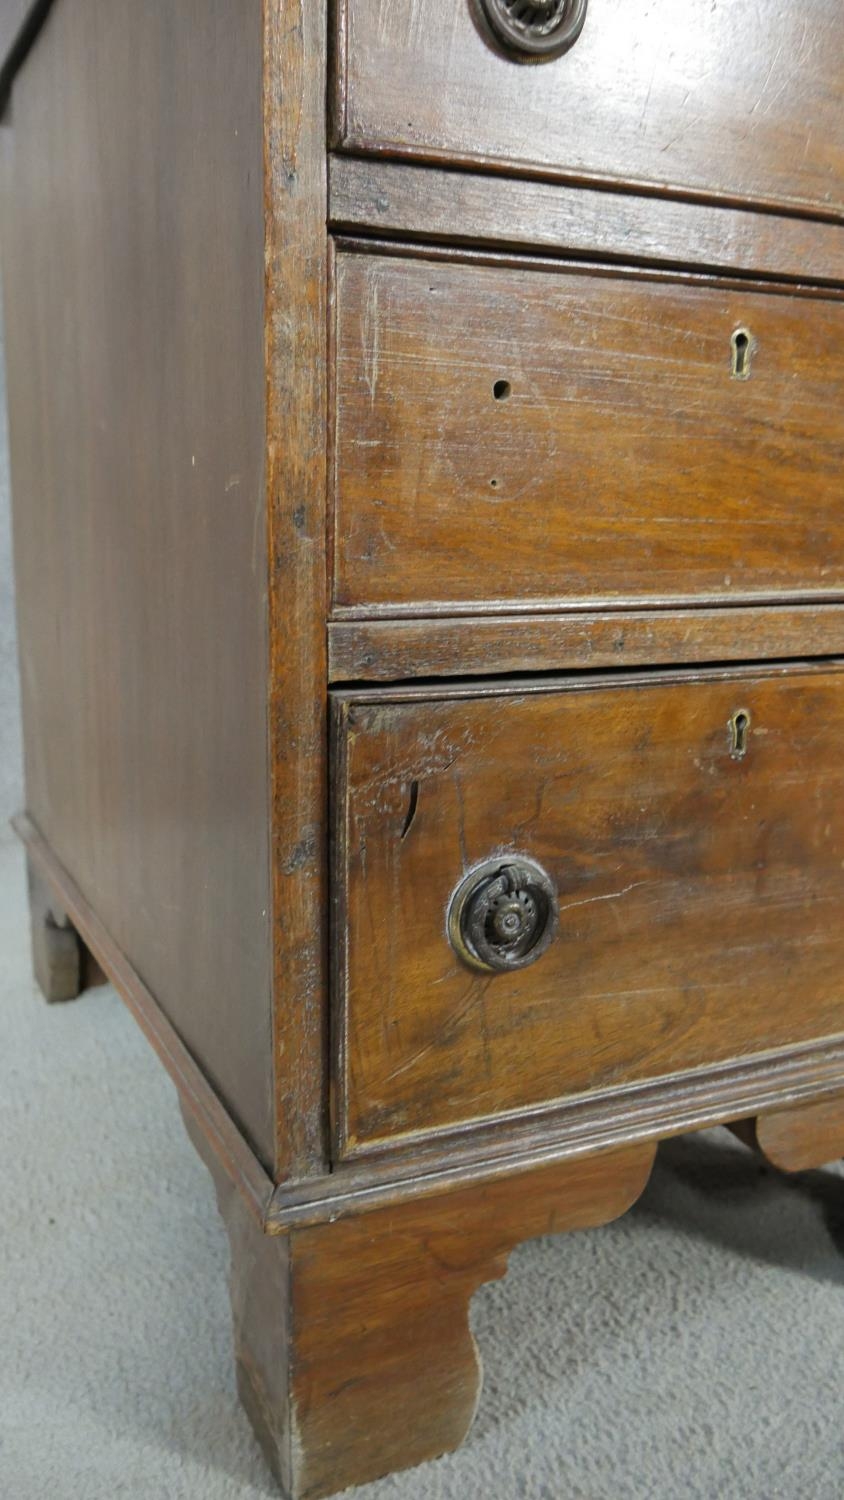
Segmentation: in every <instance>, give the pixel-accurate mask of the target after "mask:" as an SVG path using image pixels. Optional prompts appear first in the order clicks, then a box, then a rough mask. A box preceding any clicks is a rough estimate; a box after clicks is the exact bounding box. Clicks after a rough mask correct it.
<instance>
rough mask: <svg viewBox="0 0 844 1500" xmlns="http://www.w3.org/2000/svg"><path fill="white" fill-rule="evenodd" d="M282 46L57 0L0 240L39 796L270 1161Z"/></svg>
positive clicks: (106, 918) (96, 900)
mask: <svg viewBox="0 0 844 1500" xmlns="http://www.w3.org/2000/svg"><path fill="white" fill-rule="evenodd" d="M95 33H96V35H97V45H96V46H94V45H93V44H92V38H93V37H94V35H95ZM261 46H262V32H261V7H260V3H259V0H248V3H247V4H246V5H245V6H244V5H240V4H238V5H234V4H232V3H231V0H211V3H210V4H209V5H207V6H204V7H202V8H201V11H200V10H199V9H197V8H196V7H190V8H187V7H181V6H179V7H174V6H173V5H172V4H170V3H169V0H150V3H149V4H144V5H143V6H138V5H136V4H133V3H132V0H113V3H110V4H109V6H108V7H107V9H104V8H103V6H102V5H100V4H98V3H97V0H74V3H73V4H65V3H59V4H57V5H55V6H54V7H53V9H52V11H51V13H50V16H49V18H48V20H47V22H46V25H45V27H44V30H43V32H42V34H41V37H40V38H39V41H38V43H37V44H36V46H35V47H34V48H33V50H32V53H31V55H30V57H29V59H28V61H27V64H26V66H25V68H24V70H23V71H22V73H21V74H20V76H19V78H18V80H17V84H16V87H15V92H14V97H13V108H12V116H13V121H14V125H13V128H12V129H9V130H7V131H5V132H4V140H3V146H4V151H5V158H6V159H5V173H4V192H3V201H2V240H3V253H2V260H3V276H4V289H5V296H4V303H5V319H6V357H7V361H8V366H9V371H10V379H9V417H10V442H11V467H12V483H13V487H14V498H15V513H14V541H15V565H16V574H17V585H18V614H19V626H20V639H21V652H22V674H21V676H22V692H23V716H24V733H25V773H26V787H27V806H28V810H29V813H30V816H31V818H32V820H33V822H34V823H35V824H36V825H37V827H38V829H39V831H40V833H41V834H42V835H43V836H44V838H45V839H46V840H47V841H48V843H49V844H50V846H51V848H52V849H53V851H54V852H55V854H56V856H57V858H58V860H59V861H60V862H61V864H62V865H63V866H64V867H65V868H66V869H67V870H68V871H69V872H70V874H71V875H72V876H73V878H74V880H75V882H76V883H77V885H78V886H79V888H80V889H81V890H82V891H84V893H85V897H86V899H87V900H88V901H89V902H90V904H91V906H92V907H93V908H94V909H95V910H96V912H97V914H98V916H99V917H100V919H101V920H102V922H103V923H104V925H105V927H106V928H107V930H108V932H109V933H110V935H111V936H112V938H113V939H114V941H115V943H116V945H117V947H118V948H119V949H120V951H121V952H122V953H124V954H125V955H126V957H127V958H128V959H129V961H130V962H131V963H132V964H133V966H134V967H135V968H136V969H137V970H138V971H139V972H141V973H143V975H144V979H145V982H146V984H147V985H148V987H149V989H150V990H151V991H152V993H153V994H155V995H156V997H157V999H158V1000H159V1003H160V1005H161V1006H162V1009H163V1010H164V1011H165V1013H166V1015H167V1016H168V1018H169V1020H170V1021H171V1023H172V1024H173V1026H174V1027H175V1029H176V1030H177V1031H178V1033H179V1035H180V1036H181V1038H182V1039H183V1041H184V1042H185V1044H186V1045H187V1047H188V1048H189V1050H190V1051H191V1053H192V1054H193V1055H194V1056H195V1057H196V1058H197V1059H198V1061H199V1062H200V1064H201V1066H202V1068H203V1070H204V1072H205V1073H206V1075H207V1076H208V1077H209V1078H210V1080H211V1081H212V1083H213V1085H214V1087H215V1088H216V1089H217V1090H218V1092H219V1093H220V1094H221V1095H222V1096H223V1097H224V1098H225V1099H226V1101H227V1104H228V1107H229V1109H230V1111H231V1113H232V1115H233V1116H234V1118H235V1119H236V1120H237V1121H238V1122H239V1124H240V1126H241V1127H242V1129H243V1131H244V1133H245V1134H246V1135H247V1136H248V1138H249V1139H250V1141H251V1143H252V1145H253V1147H254V1149H255V1151H256V1152H257V1154H258V1155H259V1156H260V1158H261V1159H262V1161H264V1162H265V1163H266V1164H267V1165H271V1164H272V1162H273V1102H272V1057H271V1024H270V1015H269V1007H268V1003H267V997H268V994H269V990H270V970H269V962H270V933H269V928H268V918H267V911H268V908H269V895H268V871H269V846H268V827H267V790H266V788H267V700H266V681H267V668H266V653H267V647H266V635H267V620H266V549H265V539H264V505H265V501H264V493H265V492H264V410H263V408H264V395H263V383H264V356H263V348H262V340H263V329H264V322H263V276H264V235H263V215H262V205H261V197H260V191H259V184H260V180H261V128H262V127H261V95H260V88H259V80H260V69H261ZM141 121H143V128H140V122H141ZM232 224H236V225H237V233H236V234H233V233H232V229H231V226H232ZM234 933H236V934H237V941H233V934H234ZM215 1002H216V1003H215Z"/></svg>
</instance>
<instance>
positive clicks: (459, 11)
mask: <svg viewBox="0 0 844 1500" xmlns="http://www.w3.org/2000/svg"><path fill="white" fill-rule="evenodd" d="M580 3H581V0H577V4H580ZM574 5H575V0H532V3H527V0H526V3H524V4H520V5H519V6H515V5H514V4H513V3H512V0H427V3H426V4H425V5H421V4H420V3H419V0H389V3H386V0H342V4H341V6H340V39H339V54H340V56H339V67H338V75H339V99H338V104H337V121H336V135H337V139H338V143H339V144H341V145H344V146H347V147H349V148H351V149H355V150H361V149H363V150H374V151H379V152H386V151H394V152H397V153H399V154H405V155H407V154H412V155H419V156H424V157H426V158H429V159H430V158H445V159H448V160H452V161H467V162H478V163H494V164H496V165H501V166H505V167H507V168H516V169H522V170H526V171H531V172H541V173H542V174H543V175H554V176H564V177H568V178H575V179H578V180H580V181H583V180H592V181H599V180H609V181H612V182H623V183H626V184H640V185H647V186H648V187H661V188H665V189H666V190H668V191H677V192H682V193H694V194H698V195H703V196H706V197H710V198H721V199H726V200H734V201H736V200H741V201H745V202H753V203H758V204H768V205H791V206H799V207H800V208H803V209H806V210H809V211H811V212H820V213H823V214H833V213H834V214H840V213H841V212H842V210H844V110H842V109H841V79H842V77H844V7H842V5H841V0H812V3H811V4H806V3H805V0H729V3H727V4H721V5H715V4H713V3H712V0H650V3H649V4H648V5H640V4H634V3H632V0H588V6H587V10H586V18H585V23H584V26H583V30H582V32H581V33H580V35H579V37H578V39H577V40H576V41H575V43H574V44H573V46H571V47H570V49H569V50H568V51H567V52H565V53H564V55H562V56H560V57H557V58H554V59H553V60H550V61H547V62H543V63H541V64H540V65H538V66H536V65H534V66H525V65H523V64H520V63H519V62H517V61H514V60H513V58H512V57H511V56H508V55H507V53H506V52H505V51H504V50H503V49H502V48H501V47H499V46H498V45H497V44H496V42H495V40H494V38H493V36H492V33H491V31H490V28H489V26H488V24H487V23H486V22H485V21H484V19H483V17H484V14H485V11H486V9H487V8H488V7H490V8H492V9H493V10H494V11H495V10H503V11H505V12H506V11H518V10H521V11H522V12H524V13H525V14H526V16H527V18H528V19H530V18H531V16H532V15H533V16H534V19H536V20H541V17H542V13H543V12H546V13H548V14H550V15H551V17H552V20H553V16H554V14H555V13H556V12H560V13H561V14H562V18H563V19H565V13H566V12H567V11H570V10H571V9H572V8H573V7H574Z"/></svg>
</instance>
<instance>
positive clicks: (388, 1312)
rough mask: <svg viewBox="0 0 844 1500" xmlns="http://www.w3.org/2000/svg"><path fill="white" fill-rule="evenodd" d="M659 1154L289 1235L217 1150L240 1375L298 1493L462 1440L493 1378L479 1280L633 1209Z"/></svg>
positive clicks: (310, 1493)
mask: <svg viewBox="0 0 844 1500" xmlns="http://www.w3.org/2000/svg"><path fill="white" fill-rule="evenodd" d="M197 1145H198V1146H199V1148H200V1149H201V1150H202V1149H203V1143H202V1141H201V1140H199V1139H198V1140H197ZM653 1154H654V1153H653V1147H652V1146H649V1145H647V1144H643V1145H638V1146H631V1147H628V1148H626V1149H624V1150H621V1151H610V1152H603V1153H599V1154H597V1155H594V1156H588V1157H582V1158H580V1159H578V1160H577V1161H574V1162H563V1163H556V1164H554V1165H552V1166H546V1167H544V1168H540V1169H538V1170H536V1171H534V1172H529V1173H526V1174H525V1175H524V1176H522V1177H521V1178H520V1179H519V1181H518V1183H514V1182H512V1181H498V1182H494V1183H482V1184H480V1185H472V1186H468V1187H464V1188H462V1189H456V1190H454V1191H452V1192H446V1193H442V1194H440V1195H439V1196H437V1197H434V1198H429V1199H426V1200H425V1202H424V1203H422V1204H420V1203H415V1202H406V1203H403V1204H400V1205H397V1206H396V1207H393V1208H388V1209H381V1210H374V1211H372V1212H369V1213H364V1214H362V1215H359V1216H354V1217H351V1218H345V1219H343V1220H341V1221H340V1222H338V1223H336V1224H325V1225H322V1226H317V1227H313V1228H309V1229H298V1230H292V1231H291V1232H290V1233H289V1234H287V1235H285V1236H284V1237H282V1238H280V1239H279V1238H267V1237H262V1236H260V1235H259V1234H258V1233H256V1230H255V1227H254V1224H252V1223H251V1222H250V1221H248V1220H247V1219H246V1217H245V1215H244V1212H243V1208H242V1205H241V1202H240V1200H239V1199H238V1198H237V1197H236V1196H235V1195H234V1194H233V1192H232V1189H231V1186H230V1184H229V1182H228V1180H227V1179H225V1178H221V1177H220V1176H219V1173H217V1172H216V1170H215V1162H214V1159H213V1157H208V1164H209V1166H210V1167H211V1168H212V1170H214V1171H215V1177H216V1180H217V1184H218V1197H219V1202H220V1208H221V1212H222V1213H223V1217H224V1218H225V1220H226V1223H227V1226H228V1230H229V1238H230V1243H231V1252H232V1268H231V1280H232V1304H233V1309H234V1322H235V1350H236V1354H237V1361H238V1377H239V1385H240V1390H241V1394H242V1396H243V1399H244V1403H245V1405H246V1407H247V1410H248V1411H249V1412H250V1415H251V1416H252V1420H253V1423H254V1425H255V1428H256V1431H257V1432H258V1434H259V1435H260V1437H261V1439H262V1444H263V1447H264V1451H265V1453H266V1454H267V1457H268V1459H269V1461H270V1463H271V1465H272V1467H273V1469H274V1471H275V1473H276V1474H277V1476H278V1477H279V1479H280V1481H281V1484H282V1486H283V1488H284V1491H285V1493H286V1494H287V1495H288V1496H290V1497H291V1500H315V1497H317V1496H322V1495H330V1494H333V1493H334V1492H335V1491H336V1490H338V1489H345V1488H346V1487H347V1486H350V1485H354V1484H365V1483H367V1482H368V1481H370V1480H373V1479H377V1478H379V1477H380V1476H381V1475H383V1474H386V1473H389V1472H391V1471H393V1470H395V1469H402V1468H407V1467H408V1466H410V1465H412V1464H418V1463H422V1462H424V1461H425V1460H426V1459H430V1458H435V1457H437V1456H438V1455H439V1454H441V1453H444V1452H447V1451H449V1450H450V1449H453V1448H456V1447H458V1446H459V1445H460V1443H461V1442H462V1441H463V1439H464V1437H465V1436H466V1433H467V1431H468V1429H469V1427H470V1425H471V1423H472V1419H473V1417H474V1415H475V1411H476V1408H477V1404H478V1398H479V1395H480V1385H481V1368H480V1361H479V1357H478V1351H477V1348H476V1345H475V1342H474V1339H473V1337H472V1334H471V1332H470V1329H469V1302H470V1299H471V1296H472V1293H473V1292H475V1291H476V1290H477V1289H478V1287H479V1286H481V1285H482V1283H483V1282H485V1281H491V1280H494V1279H496V1278H498V1277H500V1276H503V1275H504V1274H505V1272H506V1269H507V1258H508V1256H509V1253H510V1251H511V1250H512V1249H513V1248H514V1247H515V1245H517V1244H519V1243H520V1242H522V1241H524V1240H527V1239H531V1238H533V1237H535V1236H537V1235H542V1234H558V1233H560V1232H562V1231H564V1230H571V1229H584V1228H587V1227H592V1226H596V1225H600V1224H605V1223H608V1222H609V1221H610V1220H611V1219H614V1218H617V1217H618V1216H619V1215H620V1214H622V1213H624V1212H625V1211H626V1210H627V1209H628V1208H629V1207H630V1206H631V1204H632V1203H634V1202H635V1200H636V1199H637V1198H638V1197H639V1195H640V1194H641V1193H642V1191H643V1190H644V1187H645V1184H646V1182H647V1179H648V1176H649V1174H650V1170H651V1165H652V1162H653Z"/></svg>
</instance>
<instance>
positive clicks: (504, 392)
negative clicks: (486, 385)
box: [492, 380, 513, 401]
mask: <svg viewBox="0 0 844 1500" xmlns="http://www.w3.org/2000/svg"><path fill="white" fill-rule="evenodd" d="M512 391H513V387H512V386H511V384H510V382H509V380H496V382H495V385H494V386H493V387H492V394H493V396H494V397H495V399H496V401H506V400H508V398H509V397H510V395H511V394H512Z"/></svg>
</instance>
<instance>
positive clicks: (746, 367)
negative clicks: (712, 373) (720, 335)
mask: <svg viewBox="0 0 844 1500" xmlns="http://www.w3.org/2000/svg"><path fill="white" fill-rule="evenodd" d="M730 343H731V344H732V348H733V380H749V379H750V356H751V354H752V352H753V340H752V339H751V337H750V334H749V333H748V331H747V329H746V328H737V329H736V331H735V333H734V334H733V336H732V339H731V340H730Z"/></svg>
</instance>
